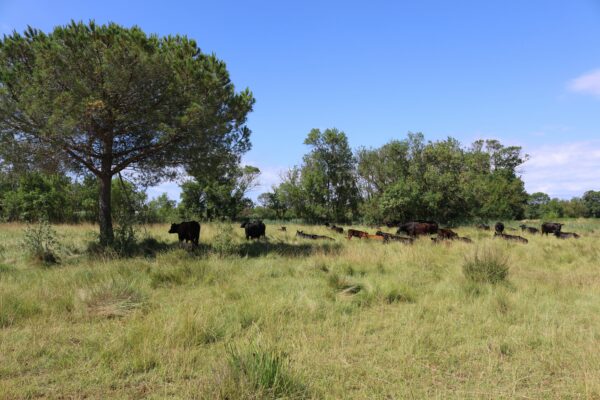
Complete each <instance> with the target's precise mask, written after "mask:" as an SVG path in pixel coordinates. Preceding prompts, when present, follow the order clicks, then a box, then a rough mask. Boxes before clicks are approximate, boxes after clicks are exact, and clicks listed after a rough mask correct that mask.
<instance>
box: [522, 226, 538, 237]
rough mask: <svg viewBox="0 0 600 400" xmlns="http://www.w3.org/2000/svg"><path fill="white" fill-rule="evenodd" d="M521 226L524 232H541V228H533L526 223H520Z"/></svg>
mask: <svg viewBox="0 0 600 400" xmlns="http://www.w3.org/2000/svg"><path fill="white" fill-rule="evenodd" d="M519 228H521V230H522V231H523V232H527V233H531V234H534V235H535V234H536V233H540V230H539V229H538V228H532V227H530V226H527V225H525V224H523V225H519Z"/></svg>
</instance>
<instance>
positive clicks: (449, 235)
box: [437, 228, 458, 240]
mask: <svg viewBox="0 0 600 400" xmlns="http://www.w3.org/2000/svg"><path fill="white" fill-rule="evenodd" d="M437 234H438V236H437V237H438V239H450V240H453V239H456V238H458V233H456V232H454V231H453V230H452V229H442V228H440V229H438V231H437Z"/></svg>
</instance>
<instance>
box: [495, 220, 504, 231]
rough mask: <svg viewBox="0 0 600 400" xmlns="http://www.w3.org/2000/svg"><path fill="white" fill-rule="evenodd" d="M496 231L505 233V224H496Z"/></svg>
mask: <svg viewBox="0 0 600 400" xmlns="http://www.w3.org/2000/svg"><path fill="white" fill-rule="evenodd" d="M494 230H495V231H496V232H497V233H503V232H504V224H503V223H502V222H496V225H495V226H494Z"/></svg>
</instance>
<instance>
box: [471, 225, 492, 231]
mask: <svg viewBox="0 0 600 400" xmlns="http://www.w3.org/2000/svg"><path fill="white" fill-rule="evenodd" d="M475 228H477V229H481V230H484V231H489V230H490V226H489V225H486V224H477V225H475Z"/></svg>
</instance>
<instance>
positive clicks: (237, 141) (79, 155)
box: [0, 22, 254, 244]
mask: <svg viewBox="0 0 600 400" xmlns="http://www.w3.org/2000/svg"><path fill="white" fill-rule="evenodd" d="M253 104H254V98H253V96H252V94H251V92H250V91H249V90H247V89H246V90H244V91H242V92H239V93H236V92H235V88H234V86H233V83H232V82H231V80H230V78H229V74H228V72H227V69H226V66H225V63H224V62H222V61H221V60H219V59H217V58H216V56H215V55H206V54H203V53H202V52H201V51H200V49H199V48H198V46H197V44H196V42H195V41H194V40H192V39H189V38H187V37H185V36H179V35H177V36H167V37H158V36H156V35H146V34H145V33H144V32H143V31H142V30H141V29H140V28H138V27H132V28H124V27H122V26H119V25H117V24H114V23H111V24H108V25H97V24H96V23H94V22H90V23H88V24H84V23H81V22H79V23H77V22H71V23H70V24H69V25H66V26H59V27H56V28H55V29H54V30H53V31H52V32H51V33H49V34H46V33H43V32H41V31H39V30H36V29H33V28H28V29H27V30H26V32H25V33H24V34H22V35H21V34H19V33H16V32H15V33H13V34H12V35H9V36H4V38H3V39H2V40H1V41H0V142H2V143H4V144H6V145H7V146H10V147H11V148H13V149H14V150H15V152H16V153H17V154H19V155H23V156H26V155H29V154H33V155H34V156H33V157H12V158H8V159H7V161H8V162H9V163H11V168H10V169H12V170H15V169H18V167H20V164H19V160H20V159H21V158H22V159H23V160H25V161H24V162H26V163H29V164H32V165H33V166H41V164H43V163H42V161H44V160H50V161H51V162H50V161H48V162H45V164H52V165H54V166H55V167H54V169H55V170H62V171H67V170H70V171H73V172H86V173H91V174H93V175H94V176H96V178H97V179H98V182H99V187H100V196H99V214H98V216H99V222H100V239H101V243H102V244H110V242H112V240H113V231H112V219H111V218H112V210H111V206H110V202H111V190H112V186H111V178H112V177H113V176H114V175H116V174H119V173H121V172H128V171H129V172H135V176H136V177H137V178H138V179H140V180H143V181H144V182H156V181H158V180H160V179H162V178H164V177H168V176H173V175H175V174H176V173H177V171H179V170H181V168H179V169H178V167H183V169H184V170H186V171H187V172H188V173H189V174H191V175H193V176H206V175H211V174H217V175H219V174H222V171H226V170H228V169H229V167H230V166H231V165H235V164H236V163H237V162H238V161H239V157H240V155H241V154H242V153H244V152H245V151H247V150H248V149H249V148H250V141H249V135H250V131H249V129H248V128H247V127H246V125H245V122H246V116H247V114H248V113H249V112H250V111H251V109H252V106H253ZM0 156H1V157H3V158H5V157H4V155H0Z"/></svg>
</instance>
